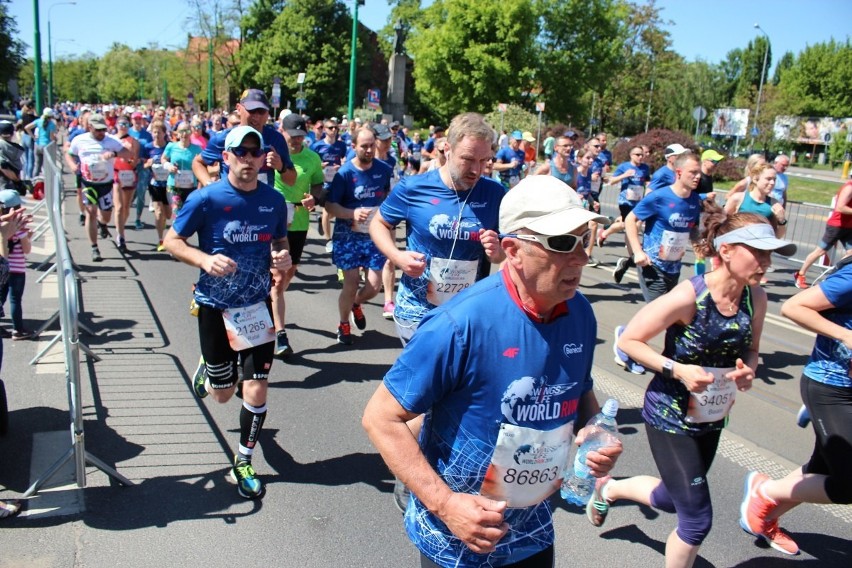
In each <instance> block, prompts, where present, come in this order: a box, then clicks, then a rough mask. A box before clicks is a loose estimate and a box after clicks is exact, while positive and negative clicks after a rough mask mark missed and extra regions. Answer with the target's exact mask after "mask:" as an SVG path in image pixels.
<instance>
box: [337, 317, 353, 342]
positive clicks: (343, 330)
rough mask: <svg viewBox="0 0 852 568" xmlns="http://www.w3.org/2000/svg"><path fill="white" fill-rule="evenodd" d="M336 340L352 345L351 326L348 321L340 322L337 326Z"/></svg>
mask: <svg viewBox="0 0 852 568" xmlns="http://www.w3.org/2000/svg"><path fill="white" fill-rule="evenodd" d="M337 342H338V343H341V344H343V345H352V327H350V325H349V323H348V322H346V323H343V322H340V324H339V325H338V326H337Z"/></svg>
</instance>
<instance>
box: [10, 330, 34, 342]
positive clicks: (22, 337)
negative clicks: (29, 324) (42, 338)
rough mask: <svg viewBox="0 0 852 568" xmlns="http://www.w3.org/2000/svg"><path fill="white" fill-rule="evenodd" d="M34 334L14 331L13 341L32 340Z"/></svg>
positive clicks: (25, 331)
mask: <svg viewBox="0 0 852 568" xmlns="http://www.w3.org/2000/svg"><path fill="white" fill-rule="evenodd" d="M32 337H33V332H31V331H27V330H23V331H13V332H12V341H23V340H25V339H32Z"/></svg>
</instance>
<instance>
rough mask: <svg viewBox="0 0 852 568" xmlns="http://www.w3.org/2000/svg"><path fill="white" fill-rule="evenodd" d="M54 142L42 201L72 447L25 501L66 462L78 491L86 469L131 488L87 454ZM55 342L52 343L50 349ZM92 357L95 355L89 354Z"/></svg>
mask: <svg viewBox="0 0 852 568" xmlns="http://www.w3.org/2000/svg"><path fill="white" fill-rule="evenodd" d="M56 156H57V152H56V148H55V142H54V143H51V145H50V146H48V148H47V151H45V153H44V178H45V179H44V181H45V201H46V203H47V212H48V218H49V221H50V226H51V229H52V230H53V235H54V240H55V243H56V252H55V254H56V275H57V287H58V289H59V325H60V333H59V334H58V335H57V337H58V338H60V339H61V340H62V345H63V348H64V352H65V380H66V387H67V394H68V411H69V413H70V417H71V447H70V448H69V449H68V451H67V452H66V453H65V455H63V456H62V457H61V458H60V459H59V460H58V461H57V462H56V463H55V464H53V465H52V466H51V467H49V468H48V469H47V470H46V471H45V472H44V473H43V474H42V475H40V476H39V477H38V478H37V479H36V481H35V482H34V483H33V484H32V485H31V486H30V487H29V489H27V490H26V492H25V493H24V494H23V496H24V497H30V496H32V495H34V494H35V493H36V492H37V491H38V490H39V488H40V487H42V486H43V485H44V484H45V483H47V482H48V481H49V480H50V478H52V477H53V476H54V475H55V474H56V473H57V472H58V471H59V470H60V469H61V468H62V467H63V466H64V465H65V464H66V463H67V462H69V461H71V460H73V462H74V466H75V476H76V480H77V487H78V488H80V489H82V488H84V487H86V465H91V466H94V467H97V468H98V469H100V470H101V471H102V472H104V473H105V474H107V475H109V476H110V477H112V478H113V479H115V480H116V481H118V482H119V483H121V484H122V485H133V482H131V481H130V480H129V479H127V478H126V477H124V476H122V475H121V474H120V473H118V472H117V471H116V470H115V469H113V468H112V467H110V466H109V465H107V464H106V463H104V462H103V461H101V460H100V459H98V458H97V457H95V456H93V455H92V454H90V453H89V452H87V451H86V448H85V435H84V431H83V400H82V389H81V383H80V350H81V343H80V340H79V325H80V324H79V321H78V319H77V314H78V313H79V312H78V307H79V294H78V291H79V289H78V280H77V275H76V274H75V272H74V265H73V262H72V259H71V252H70V251H69V249H68V241H67V239H66V237H65V227H64V226H63V224H62V198H63V190H62V163H61V162H59V161H58V159H57V158H56ZM56 341H58V339H56V340H55V341H52V342H51V345H53V344H54V343H55V342H56ZM86 351H87V352H88V353H90V354H91V355H92V356H94V354H92V353H91V351H88V349H86Z"/></svg>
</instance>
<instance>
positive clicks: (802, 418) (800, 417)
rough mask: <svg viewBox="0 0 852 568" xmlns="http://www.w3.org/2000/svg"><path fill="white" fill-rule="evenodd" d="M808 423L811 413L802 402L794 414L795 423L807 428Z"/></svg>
mask: <svg viewBox="0 0 852 568" xmlns="http://www.w3.org/2000/svg"><path fill="white" fill-rule="evenodd" d="M810 423H811V413H810V412H808V407H807V406H805V405H804V404H803V405H802V407H801V408H800V409H799V412H798V413H797V414H796V424H797V425H798V426H799V428H807V427H808V424H810Z"/></svg>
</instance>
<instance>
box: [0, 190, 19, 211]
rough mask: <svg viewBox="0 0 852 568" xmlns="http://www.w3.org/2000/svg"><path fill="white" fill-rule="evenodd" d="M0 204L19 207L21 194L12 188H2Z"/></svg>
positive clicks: (7, 206)
mask: <svg viewBox="0 0 852 568" xmlns="http://www.w3.org/2000/svg"><path fill="white" fill-rule="evenodd" d="M0 205H2V206H3V207H6V208H12V207H20V206H21V194H20V193H18V192H17V191H15V190H14V189H4V190H2V191H0Z"/></svg>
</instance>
